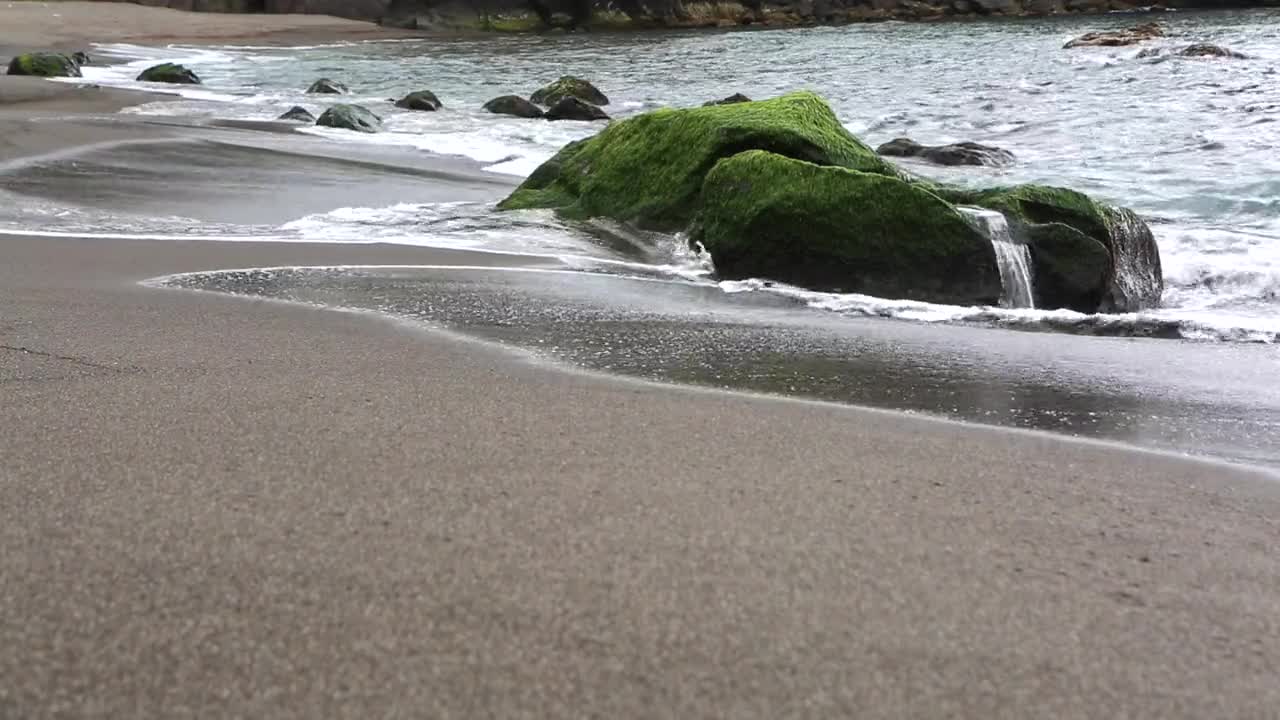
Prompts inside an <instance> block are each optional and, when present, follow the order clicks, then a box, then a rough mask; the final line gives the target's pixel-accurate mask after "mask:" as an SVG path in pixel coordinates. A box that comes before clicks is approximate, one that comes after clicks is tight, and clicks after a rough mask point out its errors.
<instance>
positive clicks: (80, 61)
mask: <svg viewBox="0 0 1280 720" xmlns="http://www.w3.org/2000/svg"><path fill="white" fill-rule="evenodd" d="M71 59H72V60H74V61H75V63H76V64H77V65H88V64H89V63H90V62H91V60H89V53H87V52H85V51H83V50H81V51H80V52H75V53H71Z"/></svg>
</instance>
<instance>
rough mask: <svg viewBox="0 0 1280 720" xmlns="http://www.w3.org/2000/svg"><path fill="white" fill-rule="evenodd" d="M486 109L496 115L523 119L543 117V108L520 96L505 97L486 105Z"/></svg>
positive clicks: (495, 99) (497, 98)
mask: <svg viewBox="0 0 1280 720" xmlns="http://www.w3.org/2000/svg"><path fill="white" fill-rule="evenodd" d="M484 109H485V110H488V111H489V112H491V113H494V114H495V115H514V116H515V117H522V118H540V117H542V115H543V113H542V108H540V107H538V106H537V105H534V104H533V103H531V102H529V101H528V100H525V99H524V98H522V97H520V96H519V95H503V96H502V97H496V98H494V99H492V100H490V101H489V102H487V103H485V104H484Z"/></svg>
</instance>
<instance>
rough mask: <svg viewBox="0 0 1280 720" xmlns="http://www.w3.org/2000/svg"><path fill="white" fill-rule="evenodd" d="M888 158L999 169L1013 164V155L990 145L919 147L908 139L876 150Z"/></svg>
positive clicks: (886, 144)
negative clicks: (914, 158)
mask: <svg viewBox="0 0 1280 720" xmlns="http://www.w3.org/2000/svg"><path fill="white" fill-rule="evenodd" d="M876 152H877V153H879V154H881V155H887V156H889V157H918V158H920V159H922V160H928V161H929V162H931V163H936V164H938V165H990V166H993V167H1000V166H1004V165H1009V164H1011V163H1012V162H1013V153H1011V152H1009V151H1008V150H1003V149H1001V148H998V147H992V146H990V145H980V144H978V143H974V142H959V143H953V144H951V145H921V144H920V143H918V142H916V141H914V140H912V139H910V138H896V139H894V140H890V141H889V142H887V143H885V144H883V145H881V146H880V147H878V148H876Z"/></svg>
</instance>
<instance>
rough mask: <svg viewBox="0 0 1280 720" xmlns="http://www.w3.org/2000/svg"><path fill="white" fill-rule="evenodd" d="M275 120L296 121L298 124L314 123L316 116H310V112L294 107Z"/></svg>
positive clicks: (299, 106)
mask: <svg viewBox="0 0 1280 720" xmlns="http://www.w3.org/2000/svg"><path fill="white" fill-rule="evenodd" d="M276 119H277V120H296V121H298V122H307V123H314V122H315V121H316V116H315V115H312V114H311V111H310V110H308V109H306V108H304V107H302V106H301V105H294V106H293V107H291V108H289V109H288V110H287V111H285V113H284V114H283V115H281V116H280V117H278V118H276Z"/></svg>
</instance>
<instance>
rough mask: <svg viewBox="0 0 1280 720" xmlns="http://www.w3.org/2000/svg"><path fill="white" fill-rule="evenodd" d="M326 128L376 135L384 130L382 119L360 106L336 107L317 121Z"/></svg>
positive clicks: (326, 111)
mask: <svg viewBox="0 0 1280 720" xmlns="http://www.w3.org/2000/svg"><path fill="white" fill-rule="evenodd" d="M316 124H317V125H321V126H324V127H334V128H344V129H346V130H355V131H357V132H366V133H375V132H378V131H379V130H381V129H382V118H380V117H378V116H377V115H374V114H373V113H372V112H371V111H370V110H369V109H368V108H365V107H363V106H360V105H334V106H333V107H331V108H329V109H328V110H325V111H324V114H322V115H321V116H320V119H319V120H316Z"/></svg>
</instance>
